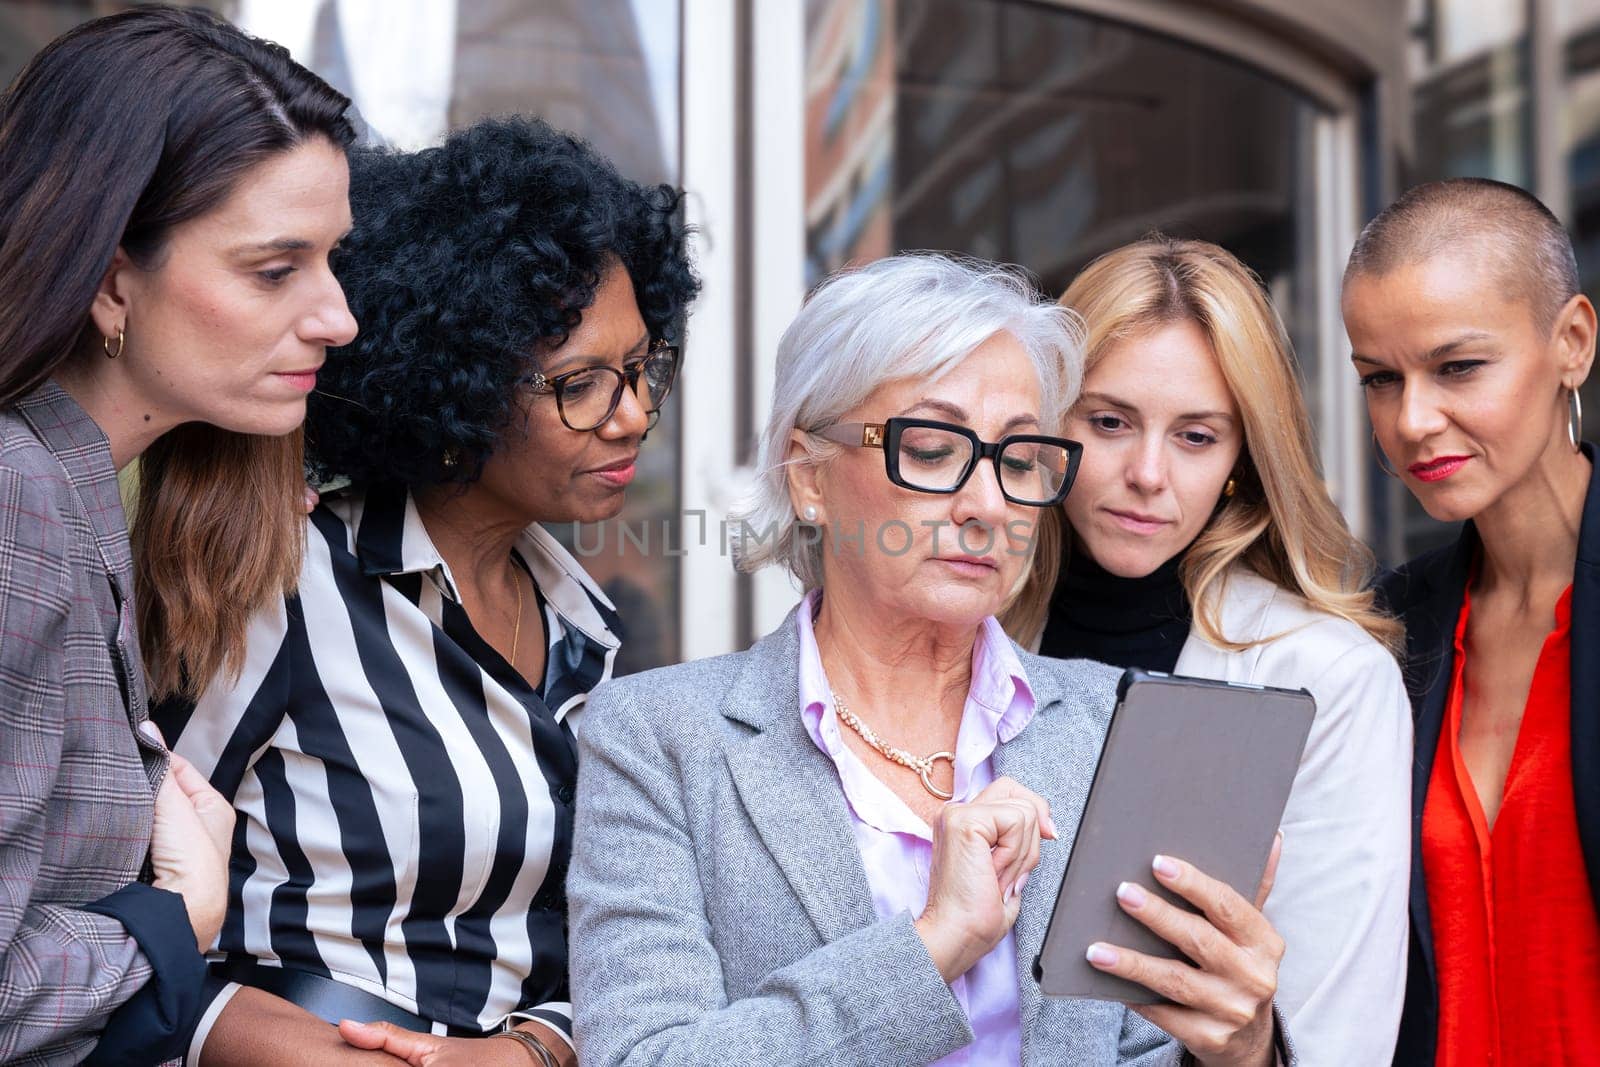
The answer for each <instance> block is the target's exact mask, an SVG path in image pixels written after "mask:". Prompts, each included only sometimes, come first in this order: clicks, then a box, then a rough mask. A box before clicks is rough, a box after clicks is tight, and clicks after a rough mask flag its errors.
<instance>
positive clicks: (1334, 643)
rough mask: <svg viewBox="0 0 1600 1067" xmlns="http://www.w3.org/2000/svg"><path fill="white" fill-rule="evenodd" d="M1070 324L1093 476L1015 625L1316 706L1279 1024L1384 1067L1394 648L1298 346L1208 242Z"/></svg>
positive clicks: (1286, 919)
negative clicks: (1308, 401)
mask: <svg viewBox="0 0 1600 1067" xmlns="http://www.w3.org/2000/svg"><path fill="white" fill-rule="evenodd" d="M1062 303H1064V304H1067V305H1068V306H1070V307H1072V308H1074V309H1076V310H1077V311H1078V312H1079V313H1080V314H1082V315H1083V317H1084V319H1085V320H1086V323H1087V328H1088V337H1087V369H1086V374H1085V378H1084V384H1083V392H1082V394H1081V396H1080V397H1079V399H1078V401H1077V404H1076V405H1075V406H1074V408H1073V409H1072V413H1071V415H1070V417H1069V422H1068V429H1067V435H1068V436H1069V437H1071V438H1073V439H1076V440H1078V441H1080V442H1082V443H1083V446H1084V455H1083V462H1082V467H1081V470H1080V471H1079V473H1078V477H1077V481H1076V483H1075V485H1074V487H1073V490H1072V493H1071V494H1070V495H1069V496H1068V497H1067V499H1066V501H1065V502H1064V504H1063V505H1062V507H1061V508H1060V509H1058V510H1055V511H1053V512H1052V515H1051V518H1052V520H1053V521H1052V530H1051V536H1049V537H1047V538H1045V539H1044V541H1045V542H1046V543H1042V544H1041V547H1040V551H1039V553H1038V555H1037V556H1036V558H1035V562H1034V564H1033V570H1032V572H1031V573H1030V575H1029V577H1028V580H1027V582H1026V584H1025V586H1024V588H1023V590H1022V592H1021V593H1020V594H1019V596H1018V597H1017V599H1016V600H1015V601H1014V602H1013V603H1012V605H1011V608H1010V611H1009V612H1008V615H1007V617H1006V620H1005V621H1006V623H1007V625H1008V626H1009V627H1010V628H1011V631H1012V633H1013V634H1015V635H1016V636H1017V637H1018V638H1019V639H1020V640H1021V641H1022V642H1023V643H1025V644H1033V645H1034V646H1035V647H1037V648H1038V649H1039V650H1040V651H1041V652H1042V653H1043V654H1045V655H1048V656H1056V657H1062V658H1076V657H1087V658H1092V659H1098V660H1102V661H1105V662H1107V663H1111V664H1113V665H1116V666H1121V667H1143V668H1146V669H1151V670H1164V671H1174V672H1176V673H1179V674H1186V675H1193V676H1198V677H1203V678H1220V679H1225V680H1227V681H1233V682H1250V683H1255V684H1259V685H1272V686H1283V687H1288V688H1296V689H1298V688H1305V689H1309V690H1310V691H1311V693H1312V694H1313V695H1314V696H1315V697H1316V701H1317V718H1316V722H1315V725H1314V726H1313V728H1312V732H1311V737H1310V740H1309V741H1308V742H1307V744H1306V750H1305V755H1304V757H1303V759H1302V762H1301V767H1300V772H1299V774H1298V776H1297V777H1296V779H1295V783H1294V789H1293V792H1292V794H1291V796H1290V799H1289V806H1288V809H1287V810H1286V811H1285V813H1284V819H1283V824H1282V825H1283V834H1284V842H1283V854H1282V859H1281V861H1280V866H1279V869H1278V877H1277V883H1276V886H1275V888H1274V889H1273V892H1272V896H1271V898H1270V899H1269V901H1268V902H1267V905H1266V908H1265V913H1266V915H1267V917H1268V919H1270V920H1271V922H1272V923H1273V925H1274V926H1275V927H1276V928H1277V929H1278V930H1279V932H1280V933H1282V935H1283V937H1284V940H1285V942H1286V943H1287V946H1288V947H1287V951H1286V954H1285V956H1284V959H1283V966H1282V970H1281V972H1280V979H1279V983H1280V984H1279V994H1278V996H1279V1004H1280V1006H1281V1008H1282V1010H1283V1011H1284V1012H1285V1014H1286V1015H1287V1017H1288V1019H1289V1021H1290V1028H1291V1029H1292V1031H1293V1032H1294V1034H1295V1040H1296V1043H1297V1045H1298V1046H1299V1049H1300V1053H1301V1061H1302V1062H1303V1063H1307V1064H1354V1063H1363V1064H1366V1063H1387V1062H1388V1061H1389V1058H1390V1056H1391V1054H1392V1051H1393V1047H1394V1040H1395V1033H1396V1030H1397V1027H1398V1025H1399V1013H1400V1004H1401V1000H1402V993H1403V991H1404V988H1405V967H1406V891H1407V882H1408V878H1409V866H1410V832H1409V824H1408V822H1407V819H1406V811H1407V810H1408V809H1407V805H1408V801H1409V795H1410V759H1411V716H1410V710H1409V705H1408V703H1407V700H1406V693H1405V688H1404V686H1403V684H1402V681H1401V676H1400V672H1399V669H1398V667H1397V666H1396V664H1395V660H1394V657H1393V656H1392V654H1391V651H1390V650H1391V649H1392V648H1393V647H1394V646H1395V643H1396V642H1397V640H1398V637H1399V628H1398V626H1397V624H1396V623H1395V622H1394V621H1393V620H1392V619H1389V618H1387V617H1385V616H1383V615H1382V614H1380V613H1379V612H1378V611H1377V610H1376V609H1375V608H1374V606H1373V602H1372V596H1371V594H1370V592H1368V591H1366V588H1365V587H1366V582H1367V579H1368V576H1369V573H1370V568H1371V557H1370V555H1369V553H1368V552H1367V550H1366V549H1365V548H1364V547H1363V546H1362V545H1361V544H1360V543H1359V542H1358V541H1357V540H1356V539H1355V538H1354V537H1352V536H1351V535H1350V533H1349V531H1348V530H1347V529H1346V528H1345V525H1344V522H1343V521H1342V519H1341V518H1340V516H1339V512H1338V511H1337V509H1336V508H1335V507H1334V505H1333V502H1332V501H1331V500H1330V499H1329V498H1328V495H1327V492H1326V491H1325V490H1324V488H1323V485H1322V482H1321V480H1320V478H1319V475H1318V472H1317V463H1316V458H1315V454H1314V452H1313V451H1312V444H1311V424H1310V420H1309V419H1308V418H1307V416H1306V410H1305V402H1304V400H1303V399H1302V397H1301V395H1300V390H1299V387H1298V385H1297V384H1296V379H1295V371H1294V361H1293V355H1292V353H1291V351H1290V346H1289V342H1288V339H1287V337H1286V336H1285V334H1284V330H1283V326H1282V324H1281V323H1280V321H1279V319H1278V317H1277V315H1276V313H1275V312H1274V311H1273V310H1272V308H1271V306H1270V305H1269V304H1268V303H1267V300H1266V298H1265V296H1264V294H1263V292H1262V289H1261V286H1260V284H1259V283H1258V282H1257V280H1256V278H1255V277H1254V276H1253V275H1252V274H1251V273H1250V271H1249V269H1248V268H1246V267H1245V266H1244V265H1243V264H1242V263H1240V262H1239V261H1238V260H1237V259H1235V258H1234V257H1233V256H1232V255H1230V254H1229V253H1228V252H1226V251H1224V250H1223V249H1221V248H1218V247H1217V246H1215V245H1212V244H1206V243H1203V242H1199V241H1177V240H1168V239H1163V238H1155V239H1150V240H1145V241H1140V242H1138V243H1136V244H1133V245H1129V246H1127V247H1125V248H1121V249H1118V250H1117V251H1115V252H1112V253H1110V254H1108V255H1106V256H1104V257H1102V258H1101V259H1099V260H1096V261H1095V262H1094V263H1093V264H1091V265H1090V266H1089V267H1088V269H1086V270H1085V271H1084V272H1083V273H1082V274H1081V275H1079V277H1078V278H1077V279H1076V280H1075V281H1074V282H1073V283H1072V286H1071V287H1070V288H1069V289H1068V290H1067V292H1066V295H1065V296H1063V297H1062ZM1062 520H1065V521H1064V522H1063V521H1062Z"/></svg>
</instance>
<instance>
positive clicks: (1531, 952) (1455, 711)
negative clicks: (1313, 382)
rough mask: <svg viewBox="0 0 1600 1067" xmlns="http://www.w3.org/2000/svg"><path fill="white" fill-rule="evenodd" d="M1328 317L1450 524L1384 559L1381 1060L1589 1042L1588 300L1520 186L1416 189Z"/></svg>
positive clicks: (1597, 909)
mask: <svg viewBox="0 0 1600 1067" xmlns="http://www.w3.org/2000/svg"><path fill="white" fill-rule="evenodd" d="M1344 321H1345V328H1346V329H1347V331H1348V332H1349V334H1350V344H1351V350H1352V357H1351V358H1352V359H1353V360H1354V361H1355V366H1356V370H1357V371H1358V372H1359V373H1360V375H1361V385H1362V387H1363V388H1364V389H1365V391H1366V398H1367V412H1368V414H1369V415H1370V416H1371V417H1372V426H1373V430H1374V434H1375V438H1374V439H1375V443H1376V445H1377V447H1378V448H1379V449H1380V461H1381V462H1382V463H1383V464H1384V465H1385V467H1386V469H1388V470H1390V471H1392V472H1393V474H1394V475H1395V476H1396V477H1398V478H1399V479H1400V480H1401V481H1402V482H1404V483H1405V486H1406V488H1407V489H1409V490H1410V491H1411V492H1412V494H1413V495H1415V496H1416V498H1417V500H1418V501H1419V502H1420V503H1421V504H1422V506H1423V508H1424V509H1425V510H1426V511H1427V512H1428V514H1429V515H1431V516H1433V517H1434V518H1436V519H1439V520H1442V521H1447V522H1460V521H1462V520H1465V523H1466V524H1465V526H1464V527H1463V529H1462V531H1461V535H1460V537H1459V538H1458V539H1457V540H1456V543H1455V544H1454V545H1453V546H1451V547H1448V548H1444V549H1441V550H1439V551H1436V552H1433V553H1431V554H1429V555H1426V556H1423V557H1422V558H1420V559H1417V560H1414V561H1413V562H1411V563H1410V564H1408V565H1407V566H1405V567H1403V568H1401V569H1400V571H1399V572H1398V573H1396V574H1394V575H1391V576H1389V577H1388V578H1387V580H1386V581H1385V582H1384V584H1383V590H1384V593H1385V594H1386V596H1387V598H1388V602H1389V604H1390V605H1391V606H1392V607H1393V608H1394V609H1395V610H1396V611H1397V612H1399V613H1400V615H1401V617H1402V618H1403V619H1404V621H1405V625H1406V681H1407V687H1408V688H1409V689H1410V691H1411V699H1412V704H1413V707H1414V708H1415V711H1416V738H1417V744H1416V764H1415V766H1416V771H1415V779H1414V782H1413V789H1412V796H1411V815H1412V826H1413V833H1414V834H1415V836H1416V848H1415V850H1414V852H1413V855H1412V871H1411V935H1412V936H1411V966H1410V971H1409V979H1408V981H1407V988H1406V1000H1405V1016H1404V1019H1403V1021H1402V1024H1401V1030H1400V1044H1399V1048H1398V1050H1397V1052H1396V1054H1395V1062H1396V1063H1400V1064H1427V1063H1437V1064H1462V1065H1466V1064H1482V1063H1538V1064H1576V1063H1592V1062H1594V1059H1595V1057H1596V1056H1597V1055H1600V1015H1597V1014H1596V1012H1595V1005H1597V1004H1600V920H1597V913H1600V666H1597V662H1596V659H1595V655H1594V649H1595V648H1596V645H1597V642H1600V488H1597V486H1600V481H1597V480H1596V478H1595V476H1594V458H1595V457H1594V448H1593V446H1591V445H1588V444H1585V443H1583V409H1582V403H1581V401H1580V400H1579V398H1578V389H1579V387H1580V386H1581V385H1582V384H1583V381H1584V379H1585V378H1586V377H1588V374H1589V368H1590V366H1591V364H1592V363H1593V361H1594V348H1595V312H1594V308H1593V306H1591V304H1590V303H1589V300H1588V299H1587V298H1586V297H1585V296H1583V295H1582V293H1581V292H1579V289H1578V271H1577V266H1576V263H1575V261H1574V258H1573V254H1572V244H1571V242H1570V241H1569V240H1568V238H1567V235H1566V232H1565V231H1564V230H1563V229H1562V227H1561V223H1560V222H1558V221H1557V220H1556V218H1555V217H1554V216H1553V215H1551V213H1550V212H1549V211H1548V210H1546V209H1545V207H1544V205H1543V204H1541V203H1539V202H1538V201H1537V200H1536V199H1534V198H1533V197H1532V196H1529V195H1528V194H1527V193H1525V192H1523V191H1522V190H1520V189H1517V188H1515V187H1513V186H1509V185H1502V184H1500V183H1498V182H1490V181H1481V180H1477V179H1458V180H1452V181H1446V182H1437V183H1433V184H1429V185H1422V186H1418V187H1417V188H1415V189H1412V190H1411V191H1410V192H1408V193H1406V194H1405V195H1404V196H1402V197H1401V198H1400V199H1399V200H1398V201H1396V202H1395V203H1394V204H1393V205H1391V206H1390V207H1389V208H1387V209H1386V210H1385V211H1384V212H1383V213H1382V214H1380V215H1379V216H1378V217H1377V218H1375V219H1374V220H1373V221H1372V222H1371V223H1370V224H1368V226H1367V228H1366V229H1365V230H1364V231H1363V232H1362V234H1361V237H1360V239H1359V240H1358V241H1357V242H1356V247H1355V250H1354V252H1352V254H1351V257H1350V264H1349V267H1348V268H1347V269H1346V272H1345V288H1344Z"/></svg>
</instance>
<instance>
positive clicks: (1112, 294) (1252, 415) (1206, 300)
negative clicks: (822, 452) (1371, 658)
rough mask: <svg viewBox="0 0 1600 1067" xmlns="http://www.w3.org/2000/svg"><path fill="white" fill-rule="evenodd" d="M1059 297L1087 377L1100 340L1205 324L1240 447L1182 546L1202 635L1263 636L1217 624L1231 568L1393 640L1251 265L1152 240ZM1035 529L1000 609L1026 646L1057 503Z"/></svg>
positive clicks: (1043, 595)
mask: <svg viewBox="0 0 1600 1067" xmlns="http://www.w3.org/2000/svg"><path fill="white" fill-rule="evenodd" d="M1061 302H1062V303H1063V304H1066V305H1067V306H1068V307H1071V308H1073V309H1074V310H1076V311H1077V312H1078V313H1079V314H1081V315H1082V316H1083V317H1084V320H1085V322H1086V324H1087V327H1088V337H1087V345H1086V371H1085V373H1086V374H1087V373H1088V372H1089V371H1092V370H1093V369H1094V365H1095V363H1096V362H1097V361H1098V360H1099V359H1100V358H1101V357H1103V356H1104V355H1105V353H1106V352H1107V350H1108V349H1109V348H1110V347H1111V346H1112V345H1114V344H1116V343H1118V342H1120V341H1124V340H1126V339H1128V338H1130V337H1137V336H1139V335H1141V334H1143V333H1145V332H1147V331H1149V330H1151V329H1153V328H1156V327H1159V326H1162V325H1165V324H1168V323H1171V322H1177V321H1184V320H1187V321H1190V322H1193V323H1194V324H1195V325H1196V326H1197V327H1199V329H1200V330H1201V332H1202V333H1204V334H1205V337H1206V340H1207V341H1208V342H1209V344H1210V348H1211V351H1212V352H1213V353H1215V355H1216V358H1217V363H1218V365H1219V366H1220V367H1221V369H1222V376H1223V379H1224V380H1225V381H1226V382H1227V383H1228V389H1229V391H1230V392H1231V393H1232V394H1233V398H1234V401H1235V402H1236V403H1237V404H1238V405H1239V412H1240V415H1241V418H1242V421H1243V424H1244V449H1243V451H1242V452H1241V453H1240V456H1239V462H1238V467H1237V469H1236V472H1235V476H1234V477H1235V483H1236V488H1235V491H1234V493H1233V495H1232V496H1230V497H1227V498H1225V499H1224V501H1223V503H1222V506H1221V507H1220V508H1219V509H1218V511H1217V513H1216V515H1215V516H1214V517H1213V518H1212V519H1211V521H1210V523H1208V524H1207V526H1206V528H1205V529H1204V530H1202V531H1201V533H1200V536H1199V537H1197V538H1196V539H1195V542H1194V544H1192V545H1191V546H1190V547H1189V550H1188V552H1187V553H1185V555H1184V559H1183V564H1182V567H1181V575H1182V579H1183V584H1184V588H1185V590H1186V591H1187V593H1188V596H1189V602H1190V604H1192V605H1193V606H1194V613H1195V614H1194V626H1195V629H1196V630H1197V631H1198V632H1199V634H1200V636H1202V637H1203V638H1205V639H1206V640H1207V641H1209V642H1211V643H1212V644H1213V645H1216V646H1217V647H1219V648H1224V649H1228V650H1230V651H1239V650H1242V649H1245V648H1248V647H1250V646H1251V645H1253V644H1258V643H1261V642H1260V641H1245V642H1241V641H1236V640H1233V639H1231V638H1230V637H1229V636H1228V635H1227V634H1225V633H1223V631H1222V624H1221V620H1220V618H1219V617H1218V611H1217V601H1216V599H1215V598H1214V597H1212V596H1211V595H1210V594H1211V593H1212V591H1213V590H1214V589H1217V588H1220V583H1221V582H1222V581H1223V579H1224V578H1225V577H1226V576H1227V573H1228V571H1229V569H1230V568H1232V567H1233V566H1234V565H1235V564H1243V565H1244V566H1246V567H1248V568H1249V569H1250V570H1252V571H1254V572H1255V573H1256V574H1258V575H1260V576H1261V577H1263V578H1265V579H1267V580H1268V581H1270V582H1272V583H1274V584H1275V585H1278V586H1279V587H1281V588H1283V589H1287V590H1288V591H1290V592H1291V593H1295V594H1297V595H1299V596H1301V597H1303V598H1304V599H1305V600H1306V602H1307V603H1308V604H1310V606H1311V607H1312V608H1313V609H1315V610H1318V611H1322V612H1326V613H1328V614H1330V615H1336V616H1338V617H1339V618H1342V619H1347V620H1349V621H1350V622H1353V623H1355V624H1356V625H1357V626H1360V627H1361V628H1362V629H1363V630H1365V631H1366V632H1367V633H1369V634H1371V635H1372V636H1373V637H1374V638H1376V639H1377V640H1378V641H1379V642H1380V643H1382V644H1383V645H1384V646H1385V647H1386V648H1388V649H1389V650H1390V651H1394V650H1396V649H1397V648H1398V647H1399V643H1400V640H1401V628H1400V624H1399V623H1398V622H1397V621H1396V620H1395V619H1393V618H1391V617H1389V616H1388V615H1385V614H1384V613H1382V612H1381V611H1379V610H1378V609H1377V607H1376V606H1375V605H1374V602H1373V594H1372V592H1371V590H1370V589H1369V588H1368V581H1369V579H1370V578H1371V575H1372V571H1373V567H1374V562H1373V558H1372V553H1371V551H1370V550H1369V549H1368V548H1367V547H1366V545H1364V544H1362V543H1361V542H1360V541H1358V540H1357V539H1356V538H1355V537H1354V536H1352V535H1351V533H1350V530H1349V528H1348V527H1346V526H1345V522H1344V517H1343V516H1342V515H1340V514H1339V509H1338V508H1337V507H1336V506H1335V505H1334V503H1333V500H1332V498H1330V497H1329V496H1328V491H1327V489H1326V488H1325V487H1324V485H1323V482H1322V476H1321V472H1320V470H1319V469H1318V463H1317V454H1316V449H1315V446H1314V445H1313V443H1312V437H1311V419H1310V418H1309V416H1308V415H1307V413H1306V405H1305V398H1304V396H1303V395H1302V394H1301V391H1300V384H1299V381H1298V379H1297V378H1296V376H1295V368H1294V354H1293V348H1292V347H1291V346H1290V344H1289V337H1288V334H1287V333H1286V332H1285V331H1284V328H1283V322H1282V321H1281V320H1280V319H1279V318H1278V314H1277V312H1276V311H1274V310H1273V308H1272V305H1271V304H1270V303H1268V301H1267V298H1266V293H1265V291H1264V289H1263V288H1262V285H1261V282H1260V280H1259V279H1257V278H1256V276H1255V275H1254V274H1253V273H1252V272H1251V271H1250V268H1248V267H1246V266H1245V265H1244V264H1243V263H1241V262H1239V260H1238V259H1237V258H1235V257H1234V256H1233V255H1232V254H1231V253H1230V252H1228V251H1226V250H1225V249H1222V248H1220V247H1218V246H1217V245H1214V244H1210V243H1208V242H1205V241H1187V240H1175V239H1170V238H1164V237H1154V238H1149V239H1146V240H1143V241H1139V242H1136V243H1134V244H1131V245H1126V246H1124V247H1122V248H1119V249H1117V250H1116V251H1113V252H1109V253H1107V254H1106V255H1104V256H1102V257H1100V258H1099V259H1097V260H1095V261H1094V262H1093V263H1091V264H1090V265H1089V266H1088V267H1087V268H1085V269H1084V271H1083V273H1081V274H1079V275H1078V276H1077V278H1075V279H1074V280H1073V282H1072V284H1071V286H1069V287H1068V289H1067V291H1066V293H1065V294H1064V295H1063V296H1062V297H1061ZM1257 457H1261V458H1260V461H1259V462H1258V459H1257ZM1040 525H1041V527H1042V529H1041V532H1040V534H1039V535H1038V536H1039V551H1038V552H1037V554H1036V555H1035V557H1034V562H1033V566H1032V568H1031V570H1030V571H1029V574H1028V577H1027V579H1026V581H1025V582H1024V583H1023V586H1022V589H1021V590H1020V591H1019V593H1018V595H1017V596H1016V597H1015V598H1014V599H1013V601H1012V602H1011V604H1010V605H1009V607H1008V608H1007V610H1006V613H1005V614H1004V615H1003V616H1002V621H1003V622H1005V624H1006V626H1007V628H1008V629H1009V630H1010V631H1011V633H1012V634H1014V635H1016V636H1017V638H1018V640H1020V641H1024V642H1028V641H1032V640H1033V639H1034V638H1035V637H1037V635H1038V634H1039V633H1040V632H1041V631H1042V630H1043V628H1044V623H1045V619H1046V616H1047V615H1048V613H1049V609H1050V595H1051V593H1052V591H1053V590H1054V588H1055V584H1056V578H1057V574H1058V571H1059V568H1060V564H1061V559H1062V556H1063V548H1062V546H1063V545H1066V544H1068V543H1070V540H1071V536H1072V530H1071V527H1070V526H1069V525H1068V524H1067V522H1066V517H1065V512H1064V510H1063V509H1061V508H1052V509H1050V512H1049V513H1048V514H1047V515H1044V516H1041V524H1040ZM1263 640H1271V638H1270V637H1269V638H1265V639H1263Z"/></svg>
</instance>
